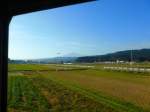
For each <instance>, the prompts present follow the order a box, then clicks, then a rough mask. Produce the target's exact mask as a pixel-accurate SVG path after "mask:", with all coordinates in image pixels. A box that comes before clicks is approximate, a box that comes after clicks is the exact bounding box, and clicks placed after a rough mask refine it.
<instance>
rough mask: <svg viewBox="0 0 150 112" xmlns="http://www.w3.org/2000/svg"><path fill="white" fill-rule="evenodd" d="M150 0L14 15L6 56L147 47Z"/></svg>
mask: <svg viewBox="0 0 150 112" xmlns="http://www.w3.org/2000/svg"><path fill="white" fill-rule="evenodd" d="M149 6H150V0H98V1H95V2H90V3H84V4H78V5H72V6H67V7H61V8H55V9H50V10H45V11H39V12H34V13H29V14H24V15H19V16H16V17H13V19H12V21H11V23H10V28H9V29H10V30H9V58H11V59H37V58H50V57H56V56H66V55H68V56H69V55H71V54H74V55H78V56H86V55H101V54H106V53H111V52H116V51H122V50H130V49H142V48H150V7H149Z"/></svg>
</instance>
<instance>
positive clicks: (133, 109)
mask: <svg viewBox="0 0 150 112" xmlns="http://www.w3.org/2000/svg"><path fill="white" fill-rule="evenodd" d="M89 66H94V67H89ZM103 66H106V65H102V64H101V65H99V64H94V65H90V64H88V66H87V67H86V66H85V64H84V66H83V64H82V65H80V66H77V65H75V66H72V65H71V66H70V65H65V66H64V65H55V64H53V65H50V64H49V65H48V64H47V65H34V64H33V65H15V64H11V65H9V86H8V112H150V74H149V73H131V72H117V71H107V70H103V69H101V68H102V67H103ZM116 66H118V65H116ZM122 66H123V65H122ZM125 66H127V65H125ZM135 66H137V65H135ZM138 66H140V67H149V64H145V65H144V64H141V65H138Z"/></svg>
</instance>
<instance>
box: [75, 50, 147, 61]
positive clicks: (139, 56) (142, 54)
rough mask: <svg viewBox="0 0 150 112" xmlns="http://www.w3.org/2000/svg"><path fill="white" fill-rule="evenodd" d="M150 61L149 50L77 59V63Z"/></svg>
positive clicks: (127, 51)
mask: <svg viewBox="0 0 150 112" xmlns="http://www.w3.org/2000/svg"><path fill="white" fill-rule="evenodd" d="M131 57H132V58H133V61H138V62H143V61H150V49H140V50H132V51H131V50H126V51H119V52H115V53H110V54H106V55H96V56H84V57H79V58H77V60H76V61H77V62H104V61H116V60H120V61H130V60H131V59H132V58H131Z"/></svg>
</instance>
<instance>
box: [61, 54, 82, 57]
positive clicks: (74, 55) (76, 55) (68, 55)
mask: <svg viewBox="0 0 150 112" xmlns="http://www.w3.org/2000/svg"><path fill="white" fill-rule="evenodd" d="M62 57H81V55H80V54H78V53H68V54H65V55H63V56H62Z"/></svg>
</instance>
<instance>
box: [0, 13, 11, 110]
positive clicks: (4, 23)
mask: <svg viewBox="0 0 150 112" xmlns="http://www.w3.org/2000/svg"><path fill="white" fill-rule="evenodd" d="M10 20H11V17H8V16H3V15H1V16H0V112H6V111H7V78H8V30H9V22H10Z"/></svg>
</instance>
